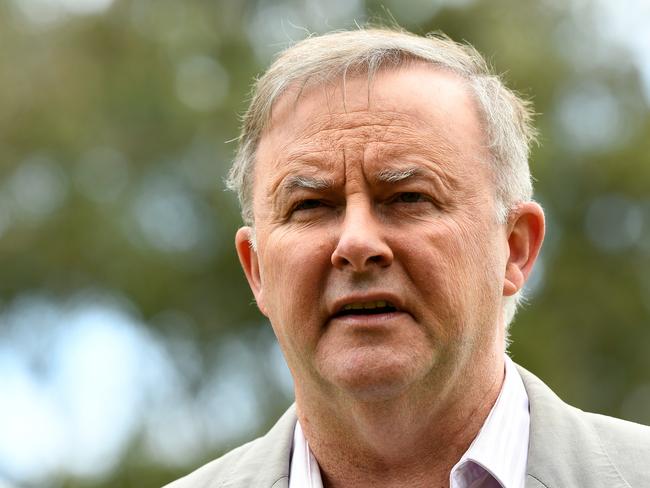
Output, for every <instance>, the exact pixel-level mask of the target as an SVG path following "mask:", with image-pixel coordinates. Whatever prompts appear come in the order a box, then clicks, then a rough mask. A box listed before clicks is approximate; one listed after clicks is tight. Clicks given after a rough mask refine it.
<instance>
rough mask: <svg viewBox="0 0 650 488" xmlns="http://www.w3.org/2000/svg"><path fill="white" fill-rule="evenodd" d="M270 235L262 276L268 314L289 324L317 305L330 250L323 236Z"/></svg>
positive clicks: (266, 243) (266, 246)
mask: <svg viewBox="0 0 650 488" xmlns="http://www.w3.org/2000/svg"><path fill="white" fill-rule="evenodd" d="M269 237H270V238H269V239H267V240H266V242H265V246H264V249H265V252H264V256H263V267H262V268H263V269H262V276H261V279H262V287H263V289H264V293H265V296H266V301H267V306H268V308H269V316H270V317H269V318H270V319H271V320H277V321H281V322H282V323H283V326H290V325H291V323H292V322H294V321H296V320H304V319H301V318H300V316H304V315H308V314H309V313H311V312H312V311H314V310H315V309H317V307H318V305H319V303H318V299H319V297H320V296H321V294H322V286H323V283H324V282H325V275H326V273H327V270H328V265H329V263H330V256H331V252H330V251H329V247H328V246H327V245H326V244H325V243H324V242H323V239H322V238H321V239H319V238H315V237H313V236H309V237H308V236H305V235H303V233H295V232H294V233H289V232H284V233H279V232H278V233H276V234H271V235H270V236H269Z"/></svg>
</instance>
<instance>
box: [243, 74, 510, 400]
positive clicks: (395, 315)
mask: <svg viewBox="0 0 650 488" xmlns="http://www.w3.org/2000/svg"><path fill="white" fill-rule="evenodd" d="M343 87H344V90H345V93H343V91H342V90H343ZM488 158H489V153H488V149H487V148H486V140H485V136H484V131H483V128H482V126H481V122H480V119H479V116H478V113H477V108H476V104H475V102H474V101H473V99H472V97H471V95H470V93H469V90H468V88H467V87H466V86H465V84H464V83H463V81H462V80H461V79H460V78H459V77H458V76H456V75H454V74H451V73H449V72H446V71H442V70H436V69H433V68H432V67H428V66H424V65H421V64H414V65H412V66H409V67H407V68H402V69H399V70H390V71H380V72H379V73H378V74H377V75H376V77H375V78H374V79H373V81H372V82H371V83H370V84H369V83H368V79H367V77H366V76H358V77H350V78H348V79H347V80H346V81H345V84H343V83H342V82H339V83H337V84H332V85H328V86H318V87H314V88H310V89H308V90H306V91H303V92H302V93H301V94H300V95H299V96H298V95H297V92H296V91H292V92H289V93H288V94H286V95H284V96H283V97H282V98H281V99H280V100H279V102H278V103H277V104H276V105H275V106H274V109H273V117H272V120H271V124H270V129H268V130H267V131H266V132H265V133H264V134H263V136H262V139H261V142H260V145H259V150H258V153H257V162H256V168H255V174H254V180H255V186H254V217H255V228H256V229H255V235H256V244H257V248H256V251H252V250H250V249H249V248H248V245H247V243H246V238H247V237H249V236H250V229H247V228H244V229H242V230H240V232H239V234H238V251H239V253H240V258H241V259H242V263H243V264H244V268H245V270H246V272H247V276H248V278H249V281H250V283H251V287H252V289H253V291H254V294H255V296H256V299H257V303H258V306H259V308H260V310H261V311H262V312H263V313H264V314H265V315H266V316H267V317H268V318H269V319H270V321H271V324H272V326H273V328H274V330H275V333H276V335H277V337H278V340H279V342H280V345H281V347H282V350H283V351H284V354H285V357H286V359H287V362H288V364H289V367H290V369H291V371H292V373H293V375H294V379H295V383H296V388H297V393H298V392H299V391H300V390H301V389H303V390H306V389H314V388H316V389H317V390H318V391H321V392H330V393H344V394H350V395H353V396H355V397H358V398H361V399H385V398H389V397H391V396H394V395H399V394H401V393H402V392H405V391H406V390H408V389H409V388H420V387H421V388H428V389H429V390H431V389H432V388H433V391H437V392H442V391H445V390H448V389H449V387H450V385H453V384H454V383H458V382H459V381H461V379H462V378H465V377H467V374H468V372H470V371H471V372H472V373H471V374H472V375H476V371H480V368H482V367H484V366H485V365H488V364H491V363H492V364H494V363H495V361H496V362H498V360H499V358H500V357H501V356H502V354H503V347H504V346H503V342H504V337H503V326H502V323H501V322H502V321H501V319H500V313H501V303H502V297H503V292H504V279H505V276H504V275H505V273H506V263H507V260H508V256H509V250H508V239H507V235H506V234H507V232H506V228H505V226H504V225H500V224H498V223H497V222H496V218H495V201H494V187H493V183H492V177H491V172H490V169H489V163H488Z"/></svg>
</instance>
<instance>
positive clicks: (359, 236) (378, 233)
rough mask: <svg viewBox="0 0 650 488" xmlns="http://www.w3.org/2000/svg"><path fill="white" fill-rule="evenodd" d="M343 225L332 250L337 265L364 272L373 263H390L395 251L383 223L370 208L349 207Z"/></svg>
mask: <svg viewBox="0 0 650 488" xmlns="http://www.w3.org/2000/svg"><path fill="white" fill-rule="evenodd" d="M341 225H342V227H341V233H340V236H339V239H338V242H337V245H336V248H335V249H334V252H333V253H332V264H333V265H334V267H335V268H337V269H341V270H343V269H351V270H352V271H355V272H358V273H361V272H364V271H367V270H368V269H370V268H371V267H372V266H380V267H387V266H390V265H391V263H392V262H393V251H392V249H391V247H390V246H389V245H388V242H386V239H385V236H384V234H383V232H382V231H383V229H382V223H381V222H379V221H378V220H377V218H376V216H374V215H373V213H372V211H371V209H370V208H365V207H361V208H359V207H351V206H348V208H346V211H345V217H344V219H343V222H342V224H341Z"/></svg>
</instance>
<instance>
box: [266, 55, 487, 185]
mask: <svg viewBox="0 0 650 488" xmlns="http://www.w3.org/2000/svg"><path fill="white" fill-rule="evenodd" d="M487 152H488V151H487V148H486V144H485V135H484V131H483V127H482V124H481V121H480V117H479V113H478V109H477V105H476V102H475V100H474V98H473V96H472V94H471V91H470V89H469V87H468V86H467V83H466V81H465V80H464V79H462V78H461V77H460V76H458V75H456V74H454V73H451V72H449V71H446V70H442V69H436V68H434V67H432V66H430V65H425V64H423V63H414V64H411V65H408V66H405V67H401V68H395V69H385V70H380V71H378V72H377V73H376V74H375V76H374V77H372V79H369V77H368V76H367V75H353V76H348V77H345V78H339V79H337V80H335V81H333V82H331V83H329V84H326V85H315V86H309V87H308V88H304V89H302V88H301V87H299V86H294V87H292V89H290V90H289V91H288V92H287V93H285V94H284V95H283V96H282V97H280V99H279V100H278V101H277V102H276V104H275V105H274V107H273V112H272V116H271V120H270V123H269V125H268V127H267V129H266V130H265V132H264V133H263V134H262V137H261V139H260V143H259V146H258V150H257V161H256V169H255V181H256V184H255V187H256V188H257V187H258V186H259V185H258V184H261V183H262V182H263V180H268V179H269V178H270V179H274V178H277V177H280V178H281V177H282V176H283V175H284V174H286V173H288V172H291V171H293V170H294V169H295V168H294V166H296V165H298V166H305V165H306V166H319V167H320V169H323V168H322V166H323V164H324V163H325V162H330V163H331V164H332V165H334V166H335V165H336V164H337V162H339V161H341V159H346V158H347V159H359V158H358V157H357V156H354V154H355V153H359V154H360V159H359V161H361V162H365V161H366V160H368V159H372V160H374V161H375V162H376V163H378V164H379V166H381V165H382V164H389V163H390V160H391V158H394V157H402V156H408V154H409V153H418V154H419V155H420V156H425V157H426V156H427V155H429V156H431V157H437V158H438V159H440V160H450V159H455V160H460V161H464V163H465V164H466V165H470V166H471V165H472V164H474V163H475V162H476V161H477V160H483V161H484V160H485V159H486V157H487ZM423 153H426V154H423ZM382 154H383V155H384V156H386V157H383V158H382V157H381V155H382ZM373 156H374V158H373ZM375 166H377V164H376V165H375ZM379 169H381V168H379ZM466 169H467V168H466ZM255 192H256V193H257V189H256V190H255Z"/></svg>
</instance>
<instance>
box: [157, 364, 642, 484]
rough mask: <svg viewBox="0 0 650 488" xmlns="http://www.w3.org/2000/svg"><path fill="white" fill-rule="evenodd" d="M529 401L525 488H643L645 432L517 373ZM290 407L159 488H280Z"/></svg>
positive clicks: (291, 417)
mask: <svg viewBox="0 0 650 488" xmlns="http://www.w3.org/2000/svg"><path fill="white" fill-rule="evenodd" d="M518 368H519V372H520V374H521V377H522V379H523V380H524V385H525V387H526V391H527V392H528V398H529V401H530V443H529V446H528V467H527V476H526V488H542V487H545V488H623V487H625V488H649V487H650V427H646V426H644V425H639V424H635V423H632V422H626V421H624V420H619V419H614V418H611V417H605V416H603V415H596V414H593V413H586V412H583V411H582V410H579V409H577V408H574V407H571V406H569V405H567V404H566V403H564V402H563V401H562V400H560V399H559V398H558V397H557V396H556V395H555V394H554V393H553V392H552V391H551V390H550V389H549V388H548V387H547V386H546V385H545V384H544V383H543V382H542V381H541V380H540V379H539V378H537V377H536V376H534V375H533V374H531V373H529V372H528V371H526V370H525V369H523V368H521V367H518ZM295 423H296V414H295V409H294V407H293V406H292V407H291V408H290V409H289V410H288V411H287V412H286V413H285V414H284V415H283V416H282V417H281V418H280V420H279V421H278V422H277V423H276V424H275V426H274V427H273V428H272V429H271V430H270V431H269V432H268V433H267V434H266V435H265V436H264V437H260V438H259V439H256V440H254V441H252V442H249V443H248V444H244V445H243V446H241V447H238V448H237V449H235V450H233V451H230V452H229V453H227V454H225V455H224V456H222V457H220V458H219V459H216V460H214V461H212V462H210V463H208V464H206V465H205V466H203V467H201V468H199V469H197V470H196V471H194V472H193V473H191V474H189V475H187V476H185V477H184V478H181V479H179V480H177V481H175V482H173V483H171V484H169V485H166V487H165V488H257V487H260V488H287V487H288V480H289V459H290V455H291V443H292V440H293V429H294V425H295Z"/></svg>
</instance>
